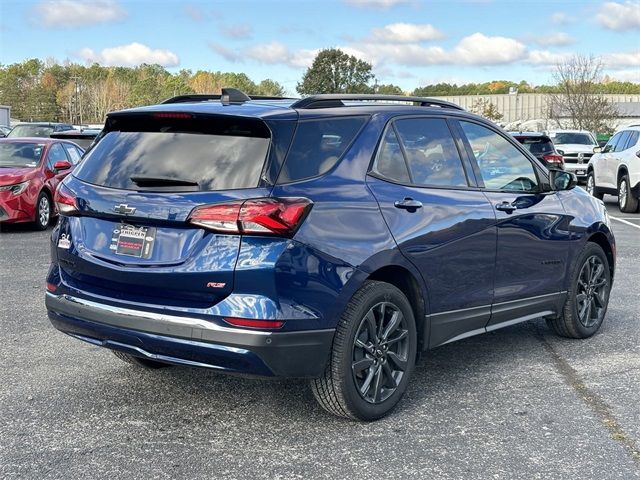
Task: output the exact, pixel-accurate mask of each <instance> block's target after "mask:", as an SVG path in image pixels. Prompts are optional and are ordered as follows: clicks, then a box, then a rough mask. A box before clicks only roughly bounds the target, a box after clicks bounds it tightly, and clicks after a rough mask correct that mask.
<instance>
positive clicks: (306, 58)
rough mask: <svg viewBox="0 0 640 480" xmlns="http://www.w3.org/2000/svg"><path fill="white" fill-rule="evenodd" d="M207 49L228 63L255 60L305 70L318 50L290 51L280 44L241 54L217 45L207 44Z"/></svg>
mask: <svg viewBox="0 0 640 480" xmlns="http://www.w3.org/2000/svg"><path fill="white" fill-rule="evenodd" d="M209 47H210V48H211V49H212V50H213V51H214V52H216V53H217V54H218V55H220V56H221V57H223V58H225V59H226V60H228V61H230V62H243V61H244V60H246V59H251V60H255V61H256V62H259V63H264V64H266V65H288V66H290V67H292V68H307V67H310V66H311V64H312V63H313V59H314V58H315V57H316V55H317V54H318V52H319V51H320V49H314V50H308V49H299V50H295V51H292V50H290V49H289V48H288V47H287V46H286V45H284V44H282V43H280V42H271V43H261V44H258V45H254V46H253V47H250V48H248V49H247V50H245V51H244V52H243V53H242V54H240V53H238V51H237V50H235V49H231V48H227V47H225V46H224V45H220V44H218V43H213V42H211V43H209Z"/></svg>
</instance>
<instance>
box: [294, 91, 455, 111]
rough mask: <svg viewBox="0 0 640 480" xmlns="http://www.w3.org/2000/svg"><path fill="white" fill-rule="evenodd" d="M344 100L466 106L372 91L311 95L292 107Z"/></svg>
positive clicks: (339, 104) (327, 104) (332, 104)
mask: <svg viewBox="0 0 640 480" xmlns="http://www.w3.org/2000/svg"><path fill="white" fill-rule="evenodd" d="M343 100H346V101H363V100H369V101H380V100H382V101H392V102H411V103H413V104H414V105H417V106H420V107H440V108H451V109H453V110H464V108H462V107H460V106H459V105H456V104H455V103H451V102H447V101H444V100H437V99H435V98H427V97H407V96H404V95H376V94H370V93H364V94H363V93H327V94H322V95H311V96H309V97H306V98H303V99H301V100H298V101H297V102H295V103H294V104H292V105H291V108H331V107H343V106H345V105H344V103H343Z"/></svg>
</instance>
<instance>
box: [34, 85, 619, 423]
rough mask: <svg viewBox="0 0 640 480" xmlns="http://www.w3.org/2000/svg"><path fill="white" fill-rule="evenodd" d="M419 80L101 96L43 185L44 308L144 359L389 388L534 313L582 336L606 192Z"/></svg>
mask: <svg viewBox="0 0 640 480" xmlns="http://www.w3.org/2000/svg"><path fill="white" fill-rule="evenodd" d="M575 185H576V179H575V177H574V176H573V175H572V174H571V173H569V172H564V171H561V170H547V169H546V167H545V166H544V165H543V164H542V163H541V162H540V161H539V160H537V159H536V158H535V157H534V156H532V155H531V154H530V153H529V152H528V151H527V150H526V149H525V148H524V147H523V146H522V145H520V144H519V143H518V142H517V141H516V140H514V139H513V138H512V137H511V136H509V135H508V134H506V133H505V132H504V131H502V130H501V129H499V128H498V127H496V126H495V125H494V124H493V123H491V122H488V121H487V120H485V119H483V118H481V117H478V116H476V115H472V114H470V113H468V112H465V111H464V110H462V109H461V108H459V107H458V106H456V105H453V104H450V103H447V102H443V101H440V100H435V99H429V98H421V97H401V96H400V97H398V96H382V95H314V96H310V97H307V98H303V99H283V98H269V97H249V96H247V95H245V94H244V93H242V92H240V91H238V90H234V89H224V90H223V92H222V95H217V96H216V95H187V96H180V97H175V98H172V99H170V100H167V101H165V102H164V103H162V104H160V105H154V106H149V107H142V108H135V109H130V110H125V111H119V112H114V113H111V114H109V115H108V118H107V120H106V124H105V128H104V131H103V132H102V133H101V135H100V136H99V138H98V140H97V142H96V143H95V144H94V146H93V147H92V148H91V149H90V150H89V152H88V153H87V155H86V156H85V158H84V160H83V161H82V163H81V164H80V165H79V166H78V167H77V168H76V169H75V170H74V172H73V174H71V175H70V176H68V177H67V178H66V180H65V181H64V182H63V183H62V185H61V186H60V187H59V189H58V190H57V194H56V198H55V201H56V204H57V208H58V210H59V212H60V220H59V222H58V225H57V226H56V227H55V229H54V230H53V233H52V244H51V257H52V263H51V268H50V269H49V273H48V276H47V292H46V305H47V309H48V315H49V318H50V320H51V322H52V323H53V325H54V326H55V327H56V328H57V329H59V330H61V331H63V332H65V333H67V334H69V335H71V336H72V337H75V338H78V339H80V340H84V341H86V342H89V343H91V344H94V345H99V346H103V347H107V348H109V349H111V350H113V352H114V353H115V354H116V356H117V357H119V358H120V359H122V360H124V361H126V362H128V363H130V364H134V365H137V366H142V367H147V368H159V367H164V366H168V365H171V364H179V365H191V366H198V367H206V368H211V369H215V370H219V371H220V372H229V373H237V374H244V375H249V376H259V377H265V376H266V377H306V378H308V379H309V382H310V385H311V389H312V390H313V393H314V395H315V397H316V398H317V400H318V401H319V403H320V404H321V405H322V407H323V408H325V409H326V410H328V411H329V412H331V413H333V414H335V415H339V416H344V417H349V418H353V419H360V420H373V419H377V418H380V417H382V416H384V415H385V414H387V413H388V412H389V411H390V410H391V409H393V408H394V407H395V406H396V404H397V403H398V401H399V400H400V398H401V397H402V395H403V393H404V391H405V390H406V388H407V383H408V381H409V378H410V377H411V374H412V372H413V370H414V367H415V364H416V359H417V357H418V356H419V355H420V353H421V352H424V351H427V350H429V349H432V348H435V347H437V346H439V345H443V344H446V343H449V342H453V341H456V340H460V339H463V338H467V337H470V336H472V335H476V334H480V333H485V332H490V331H493V330H496V329H499V328H502V327H505V326H509V325H513V324H515V323H518V322H523V321H527V320H531V319H536V318H544V319H546V321H547V323H548V325H549V327H550V328H551V329H552V330H553V331H555V332H556V333H557V334H559V335H562V336H565V337H570V338H586V337H589V336H591V335H593V334H594V333H595V332H596V331H597V330H598V329H599V328H600V325H601V324H602V321H603V319H604V316H605V312H606V310H607V303H608V300H609V292H610V289H611V285H612V280H613V274H614V264H615V255H616V250H615V242H614V237H613V235H612V233H611V229H610V225H609V218H608V217H607V213H606V210H605V207H604V205H603V203H602V202H601V201H600V200H597V199H595V198H594V197H591V196H589V195H588V194H587V193H586V192H585V191H583V190H581V189H578V188H574V187H575Z"/></svg>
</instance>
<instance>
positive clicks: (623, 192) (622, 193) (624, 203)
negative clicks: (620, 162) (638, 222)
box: [618, 173, 638, 213]
mask: <svg viewBox="0 0 640 480" xmlns="http://www.w3.org/2000/svg"><path fill="white" fill-rule="evenodd" d="M618 208H619V209H620V211H621V212H624V213H635V212H636V211H637V210H638V199H637V198H636V197H634V196H633V193H632V192H631V187H630V185H629V175H628V174H626V173H625V174H624V175H623V176H622V177H620V180H618Z"/></svg>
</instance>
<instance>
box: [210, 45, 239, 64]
mask: <svg viewBox="0 0 640 480" xmlns="http://www.w3.org/2000/svg"><path fill="white" fill-rule="evenodd" d="M209 48H210V49H211V50H213V51H214V52H216V53H217V54H218V55H220V56H221V57H222V58H224V59H225V60H228V61H230V62H241V61H242V55H241V54H240V52H239V51H238V50H237V49H236V48H228V47H225V46H224V45H221V44H219V43H215V42H209Z"/></svg>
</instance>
